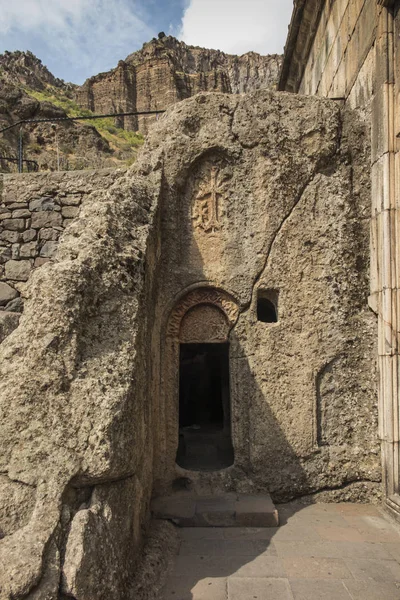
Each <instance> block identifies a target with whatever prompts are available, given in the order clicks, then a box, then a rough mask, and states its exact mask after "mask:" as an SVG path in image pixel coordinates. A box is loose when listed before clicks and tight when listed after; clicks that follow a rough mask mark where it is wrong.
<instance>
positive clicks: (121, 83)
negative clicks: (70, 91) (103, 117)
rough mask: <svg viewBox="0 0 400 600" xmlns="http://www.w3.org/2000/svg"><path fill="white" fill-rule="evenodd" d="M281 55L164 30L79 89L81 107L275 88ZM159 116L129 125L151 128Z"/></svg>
mask: <svg viewBox="0 0 400 600" xmlns="http://www.w3.org/2000/svg"><path fill="white" fill-rule="evenodd" d="M280 65H281V57H280V56H278V55H276V54H274V55H270V56H260V55H259V54H256V53H255V52H249V53H247V54H244V55H243V56H233V55H229V54H225V53H224V52H220V51H219V50H207V49H205V48H198V47H194V46H187V45H186V44H185V43H184V42H179V41H178V40H177V39H175V38H174V37H171V36H163V35H161V34H160V36H159V39H155V38H154V39H153V40H152V41H150V42H149V43H147V44H144V46H143V48H142V49H141V50H139V51H137V52H134V53H133V54H130V55H129V56H128V57H127V58H126V60H125V61H122V60H121V61H120V62H119V63H118V66H117V67H116V68H115V69H113V70H112V71H109V72H107V73H100V74H99V75H96V76H95V77H91V78H90V79H88V80H87V81H86V82H85V83H84V85H83V86H82V87H81V88H78V89H77V90H76V92H75V97H76V100H77V102H78V104H79V105H80V106H82V107H83V108H88V109H90V110H92V111H94V112H96V113H112V112H135V111H148V110H164V109H166V108H167V107H168V106H170V105H171V104H175V103H176V102H179V101H180V100H184V99H185V98H189V97H190V96H193V95H194V94H197V93H198V92H204V91H209V92H225V93H233V94H240V93H244V92H252V91H254V90H258V89H273V88H274V87H275V85H276V83H277V80H278V73H279V68H280ZM154 120H155V117H145V116H141V117H125V119H124V118H123V117H122V118H121V124H123V125H124V126H125V127H126V128H127V129H133V130H139V131H141V132H142V133H147V131H148V128H149V125H150V124H151V123H153V122H154Z"/></svg>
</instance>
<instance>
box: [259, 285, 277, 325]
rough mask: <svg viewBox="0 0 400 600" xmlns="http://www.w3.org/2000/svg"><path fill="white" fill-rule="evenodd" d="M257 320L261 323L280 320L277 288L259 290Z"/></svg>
mask: <svg viewBox="0 0 400 600" xmlns="http://www.w3.org/2000/svg"><path fill="white" fill-rule="evenodd" d="M257 320H258V321H261V323H277V322H278V291H277V290H263V289H259V290H257Z"/></svg>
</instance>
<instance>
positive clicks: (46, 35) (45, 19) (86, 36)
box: [0, 0, 293, 83]
mask: <svg viewBox="0 0 400 600" xmlns="http://www.w3.org/2000/svg"><path fill="white" fill-rule="evenodd" d="M292 5H293V0H280V2H277V1H276V0H0V52H4V50H31V51H32V52H33V53H34V54H36V56H38V57H39V58H40V59H41V60H42V62H43V63H44V64H45V65H46V66H47V67H48V68H49V69H50V71H51V72H52V73H53V74H54V75H56V76H57V77H61V78H62V79H65V80H66V81H72V82H74V83H83V81H84V80H85V79H86V78H87V77H90V76H91V75H96V74H97V73H99V72H101V71H107V70H109V69H111V68H113V67H115V66H116V64H117V63H118V61H119V60H120V59H124V58H126V56H127V55H128V54H130V53H131V52H134V51H135V50H138V49H139V48H140V47H141V46H142V44H143V43H144V42H146V41H149V40H150V39H151V38H152V37H154V36H157V34H158V32H160V31H164V32H165V33H166V34H171V35H174V36H176V37H178V39H181V40H184V41H185V42H186V43H188V44H193V45H198V46H203V47H206V48H217V49H220V50H223V51H225V52H230V53H232V54H242V53H244V52H248V51H250V50H254V51H256V52H260V53H261V54H269V53H280V52H282V50H283V45H284V42H285V39H286V33H287V27H288V24H289V21H290V15H291V11H292Z"/></svg>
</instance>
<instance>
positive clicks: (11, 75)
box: [0, 51, 71, 90]
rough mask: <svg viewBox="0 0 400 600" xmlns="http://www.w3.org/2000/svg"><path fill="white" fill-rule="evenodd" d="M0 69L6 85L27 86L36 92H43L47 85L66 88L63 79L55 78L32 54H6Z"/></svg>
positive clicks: (2, 56)
mask: <svg viewBox="0 0 400 600" xmlns="http://www.w3.org/2000/svg"><path fill="white" fill-rule="evenodd" d="M0 69H1V72H2V78H3V81H4V82H5V83H8V84H13V85H21V84H22V85H26V86H28V87H31V88H33V89H35V90H43V89H45V87H46V85H51V86H54V87H58V88H64V87H65V86H66V85H71V84H66V83H65V82H64V81H63V80H62V79H58V78H57V77H54V75H53V74H52V73H50V71H49V70H48V68H47V67H45V65H44V64H43V63H42V61H41V60H40V59H39V58H37V56H35V55H34V54H32V52H19V51H17V52H7V51H6V52H4V54H0Z"/></svg>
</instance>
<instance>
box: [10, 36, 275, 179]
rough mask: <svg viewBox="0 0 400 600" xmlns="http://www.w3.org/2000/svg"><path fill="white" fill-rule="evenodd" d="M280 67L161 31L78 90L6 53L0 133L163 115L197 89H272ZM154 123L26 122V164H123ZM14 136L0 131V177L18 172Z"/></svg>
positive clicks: (22, 55) (31, 61)
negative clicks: (155, 113) (142, 113)
mask: <svg viewBox="0 0 400 600" xmlns="http://www.w3.org/2000/svg"><path fill="white" fill-rule="evenodd" d="M280 65H281V57H280V56H279V55H270V56H261V55H259V54H256V53H254V52H249V53H247V54H244V55H243V56H233V55H229V54H225V53H224V52H220V51H219V50H208V49H205V48H198V47H194V46H188V45H186V44H185V43H183V42H179V41H178V40H177V39H175V38H173V37H171V36H166V35H165V34H163V33H160V34H159V36H158V39H156V38H153V39H152V40H151V41H150V42H148V43H146V44H144V45H143V47H142V49H141V50H138V51H137V52H134V53H133V54H130V55H129V56H128V57H127V58H126V59H125V60H123V61H122V60H121V61H120V62H119V63H118V65H117V67H116V68H115V69H112V70H111V71H108V72H106V73H100V74H99V75H96V76H94V77H91V78H90V79H88V80H87V81H86V82H85V83H84V84H83V85H82V86H78V85H74V84H72V83H65V82H64V81H63V80H61V79H58V78H56V77H55V76H54V75H53V74H52V73H51V72H50V71H49V70H48V69H47V68H46V67H45V66H44V65H43V64H42V62H41V61H40V60H39V59H38V58H37V57H36V56H34V55H33V54H32V53H31V52H19V51H17V52H5V53H4V54H2V55H0V130H1V129H3V128H5V127H7V126H8V125H10V124H12V123H15V122H17V121H20V120H24V119H40V118H59V117H67V116H69V117H76V116H79V117H86V118H87V117H88V116H91V115H93V114H107V113H117V112H138V111H152V110H164V109H166V108H167V107H168V106H170V105H171V104H174V103H176V102H179V101H180V100H183V99H185V98H189V97H190V96H193V95H194V94H197V93H198V92H202V91H218V92H225V93H233V94H237V93H243V92H249V91H253V90H256V89H259V88H274V87H275V85H276V82H277V79H278V73H279V69H280ZM154 119H155V117H154V116H139V117H137V116H130V117H121V118H117V119H113V118H102V119H96V120H87V121H74V122H72V121H67V120H65V121H60V122H57V123H56V124H51V123H38V124H25V125H24V126H23V129H22V135H23V141H24V158H26V159H30V160H32V161H35V163H37V165H38V168H39V169H40V170H55V169H57V168H60V169H62V170H65V169H82V168H97V167H111V166H119V165H126V164H129V163H130V162H132V161H133V160H134V158H135V155H136V152H137V150H138V148H139V147H140V145H141V144H142V143H143V135H146V133H147V132H148V129H149V127H150V125H151V123H152V122H153V121H154ZM142 134H143V135H142ZM19 135H20V134H19V128H14V129H10V130H8V131H6V132H4V133H1V135H0V170H1V171H8V170H15V169H16V164H15V162H14V163H13V162H10V161H8V160H5V157H14V158H16V156H17V147H18V138H19ZM32 165H33V163H32V164H31V165H30V166H32ZM27 166H28V163H26V167H27Z"/></svg>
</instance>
